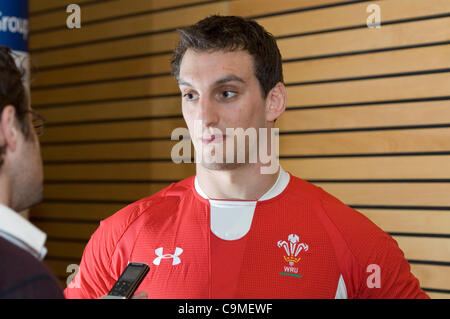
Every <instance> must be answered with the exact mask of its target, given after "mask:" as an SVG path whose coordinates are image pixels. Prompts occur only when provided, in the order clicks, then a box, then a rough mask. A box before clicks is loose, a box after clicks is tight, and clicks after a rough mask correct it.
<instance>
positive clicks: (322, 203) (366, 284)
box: [293, 177, 428, 298]
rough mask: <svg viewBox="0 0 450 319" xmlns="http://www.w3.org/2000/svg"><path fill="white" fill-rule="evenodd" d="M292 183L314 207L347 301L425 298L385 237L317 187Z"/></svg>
mask: <svg viewBox="0 0 450 319" xmlns="http://www.w3.org/2000/svg"><path fill="white" fill-rule="evenodd" d="M293 182H294V183H295V184H296V185H297V187H298V189H299V190H300V189H301V190H303V191H305V192H306V194H308V195H307V196H308V197H309V199H310V200H311V201H312V202H314V203H315V207H317V210H316V212H317V216H318V217H319V218H320V219H321V222H322V224H323V225H324V228H325V230H326V231H327V233H328V235H329V236H330V238H331V241H332V242H333V245H334V247H335V251H336V254H337V258H338V260H339V262H340V267H341V271H342V272H343V276H344V280H345V282H346V284H347V291H348V292H349V297H353V298H427V297H428V296H427V295H426V293H425V292H423V290H422V289H421V288H420V286H419V281H418V280H417V278H416V277H415V276H414V275H413V274H412V273H411V268H410V265H409V263H408V261H407V260H406V258H405V256H404V253H403V251H402V250H401V249H400V247H399V246H398V243H397V242H396V241H395V240H394V239H393V238H392V237H391V236H390V235H389V234H387V233H386V232H385V231H383V230H382V229H381V228H380V227H378V226H377V225H376V224H375V223H373V222H372V221H371V220H370V219H369V218H367V217H366V216H365V215H363V214H362V213H360V212H358V211H357V210H355V209H353V208H351V207H349V206H347V205H346V204H344V203H343V202H341V201H340V200H339V199H337V198H336V197H334V196H333V195H331V194H329V193H328V192H326V191H325V190H324V189H322V188H321V187H318V186H315V185H313V184H311V183H309V182H306V181H304V180H302V179H300V178H296V177H294V181H293ZM378 275H379V276H378Z"/></svg>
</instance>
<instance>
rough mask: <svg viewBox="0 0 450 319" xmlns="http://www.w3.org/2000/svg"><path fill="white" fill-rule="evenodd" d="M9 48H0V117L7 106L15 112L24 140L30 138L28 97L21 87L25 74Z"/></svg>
mask: <svg viewBox="0 0 450 319" xmlns="http://www.w3.org/2000/svg"><path fill="white" fill-rule="evenodd" d="M13 54H14V53H13V52H12V51H11V49H10V48H9V47H5V46H0V115H1V114H2V113H3V109H4V108H5V106H7V105H12V106H13V107H14V108H15V110H16V119H17V121H18V123H19V127H20V129H21V130H22V132H23V133H24V135H25V137H26V138H29V137H30V136H31V134H30V132H31V127H30V124H29V121H28V120H27V116H28V95H27V92H26V91H25V87H24V85H23V82H22V80H23V77H24V75H25V72H24V71H23V70H21V69H19V68H18V67H17V65H16V62H15V61H14V58H13ZM4 151H5V146H4V145H0V166H1V165H2V164H3V157H2V155H3V153H4Z"/></svg>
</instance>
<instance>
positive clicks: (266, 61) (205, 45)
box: [171, 15, 284, 98]
mask: <svg viewBox="0 0 450 319" xmlns="http://www.w3.org/2000/svg"><path fill="white" fill-rule="evenodd" d="M177 31H178V33H179V34H180V35H181V39H180V41H179V42H178V45H177V46H176V48H175V50H174V53H173V57H172V60H171V64H172V73H173V75H174V76H175V77H176V78H177V79H178V78H179V75H180V64H181V60H182V59H183V56H184V54H185V53H186V50H187V49H193V50H195V51H200V52H201V51H218V50H224V51H235V50H246V51H248V53H249V54H250V55H251V56H252V58H253V65H254V72H255V76H256V78H257V79H258V81H259V84H260V87H261V91H262V93H263V97H264V98H265V97H267V94H268V93H269V91H270V90H271V89H272V88H273V87H274V86H275V85H276V84H277V83H278V82H282V83H284V81H283V68H282V60H281V54H280V50H279V49H278V46H277V43H276V41H275V38H274V37H273V35H272V34H270V33H269V32H267V31H266V30H265V29H264V28H263V27H262V26H261V25H259V24H258V23H256V22H255V21H253V20H250V19H246V18H242V17H237V16H219V15H213V16H210V17H207V18H205V19H203V20H201V21H199V22H197V23H196V24H194V25H192V26H189V27H185V28H181V29H178V30H177Z"/></svg>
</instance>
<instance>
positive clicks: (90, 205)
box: [30, 0, 450, 298]
mask: <svg viewBox="0 0 450 319" xmlns="http://www.w3.org/2000/svg"><path fill="white" fill-rule="evenodd" d="M68 3H70V2H69V1H60V0H58V1H56V0H30V26H31V35H30V49H31V53H32V60H33V62H34V64H35V66H36V67H37V68H38V69H39V72H38V73H37V74H36V75H35V81H34V83H33V86H32V100H33V105H34V106H35V107H36V108H37V109H39V112H40V113H42V114H43V115H44V116H45V117H46V118H47V119H48V122H49V125H48V128H47V129H46V133H45V135H44V136H43V138H42V153H43V158H44V162H45V174H46V184H45V195H44V196H45V200H44V202H43V203H42V204H41V205H39V206H38V207H36V208H35V209H33V210H32V213H31V214H32V218H33V221H34V222H35V223H36V224H37V225H38V226H39V227H41V228H42V229H43V230H45V231H46V232H47V233H48V236H49V241H48V248H49V256H48V258H47V263H48V264H49V265H50V267H52V269H53V270H54V271H55V272H56V273H57V275H58V276H59V277H60V278H61V280H64V279H65V278H66V277H67V276H68V273H66V268H67V265H68V264H71V263H75V264H77V263H79V260H80V257H81V254H82V251H83V248H84V246H85V244H86V242H87V241H88V240H89V237H90V235H91V234H92V232H93V231H94V230H95V229H96V228H97V226H98V222H99V220H101V219H104V218H106V217H108V216H110V215H111V214H113V213H114V212H115V211H117V210H118V209H120V208H121V207H123V206H125V205H126V204H128V203H130V202H132V201H134V200H136V199H138V198H141V197H144V196H147V195H149V194H152V193H154V192H156V191H157V190H159V189H162V188H164V187H166V186H167V185H169V184H170V182H172V181H177V180H180V179H182V178H185V177H187V176H190V175H192V174H194V173H195V167H194V165H193V164H182V165H176V164H173V163H171V161H170V150H171V147H172V146H173V145H174V142H173V141H170V133H171V131H172V130H173V129H174V128H176V127H183V126H184V122H183V119H182V116H181V110H180V101H179V97H178V94H179V93H178V89H177V86H176V83H175V81H174V79H172V77H171V76H170V65H169V59H170V57H171V54H170V51H171V50H172V49H173V46H174V44H175V43H176V41H177V39H178V38H177V35H176V32H175V31H174V29H175V28H176V27H179V26H184V25H189V24H191V23H194V22H196V21H198V20H199V19H201V18H203V17H205V16H207V15H209V14H213V13H220V14H232V15H241V16H246V17H252V18H255V19H256V20H257V21H258V22H259V23H261V24H262V25H263V26H264V27H266V28H267V30H268V31H270V32H271V33H273V34H274V35H275V36H276V38H277V41H278V44H279V47H280V50H281V52H282V56H283V59H284V63H283V68H284V75H285V82H286V84H287V87H288V110H287V112H286V114H285V115H283V116H282V117H281V118H280V119H279V121H278V125H279V127H280V131H281V139H280V151H281V161H282V165H283V167H284V168H285V169H287V170H288V171H290V172H292V173H293V174H295V175H297V176H299V177H301V178H304V179H306V180H309V181H311V182H313V183H315V184H317V185H318V186H320V187H323V188H324V189H325V190H327V191H329V192H330V193H332V194H334V195H335V196H337V197H338V198H340V199H341V200H342V201H344V202H345V203H346V204H348V205H350V206H352V207H354V208H355V209H358V210H359V211H360V212H362V213H363V214H365V215H366V216H367V217H369V218H370V219H371V220H373V221H374V222H375V223H376V224H377V225H379V226H380V227H381V228H382V229H384V230H385V231H387V232H389V233H390V234H391V235H392V236H393V237H394V239H395V240H397V242H398V243H399V245H400V247H401V248H402V249H403V251H404V252H405V255H406V258H407V259H408V260H409V261H410V264H411V269H412V271H413V273H415V274H416V276H417V277H418V278H419V280H420V282H421V286H422V287H423V288H424V289H425V290H426V291H427V292H428V293H429V294H430V296H431V297H435V298H450V128H449V127H450V74H449V71H450V2H449V1H448V0H428V1H423V0H382V1H370V2H368V1H347V0H280V1H276V2H274V1H272V0H235V1H230V0H225V1H205V0H203V1H202V0H171V1H166V0H153V1H150V0H133V1H127V0H110V1H92V0H91V1H89V0H86V1H84V3H83V2H82V1H78V2H77V3H79V4H80V6H81V8H82V28H81V29H80V30H68V29H66V28H65V25H64V24H65V19H66V16H67V13H65V10H64V9H65V8H63V6H64V5H66V4H68ZM371 3H376V4H378V5H380V7H381V18H382V26H381V28H379V29H369V28H367V26H366V19H367V16H368V15H369V14H368V13H366V7H367V6H368V4H371Z"/></svg>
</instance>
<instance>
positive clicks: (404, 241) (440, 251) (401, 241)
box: [393, 236, 450, 280]
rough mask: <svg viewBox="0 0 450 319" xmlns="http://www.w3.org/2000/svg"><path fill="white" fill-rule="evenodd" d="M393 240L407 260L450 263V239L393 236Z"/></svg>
mask: <svg viewBox="0 0 450 319" xmlns="http://www.w3.org/2000/svg"><path fill="white" fill-rule="evenodd" d="M393 238H394V239H395V240H396V241H397V243H398V245H399V246H400V248H401V249H402V250H403V252H404V253H405V257H406V258H407V259H418V260H434V261H444V262H449V261H450V238H427V237H409V236H393ZM442 280H444V279H442Z"/></svg>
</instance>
